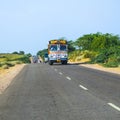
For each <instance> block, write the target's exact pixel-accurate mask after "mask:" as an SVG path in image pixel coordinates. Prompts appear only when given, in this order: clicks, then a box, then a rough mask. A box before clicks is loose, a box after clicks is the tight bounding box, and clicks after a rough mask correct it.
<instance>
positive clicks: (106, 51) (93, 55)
mask: <svg viewBox="0 0 120 120" xmlns="http://www.w3.org/2000/svg"><path fill="white" fill-rule="evenodd" d="M71 45H72V46H74V47H75V48H77V49H76V50H73V51H71V52H69V61H72V62H78V61H82V60H83V59H84V60H86V61H87V62H89V63H93V64H94V63H98V64H101V65H103V66H105V67H118V66H120V37H119V36H118V35H113V34H109V33H106V34H102V33H96V34H86V35H83V36H82V37H79V38H78V39H77V40H76V41H75V42H73V43H72V44H71Z"/></svg>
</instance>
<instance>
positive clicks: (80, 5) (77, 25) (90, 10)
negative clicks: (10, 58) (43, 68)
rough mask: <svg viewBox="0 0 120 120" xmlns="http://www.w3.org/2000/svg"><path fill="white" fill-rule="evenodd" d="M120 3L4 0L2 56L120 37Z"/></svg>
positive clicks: (1, 10)
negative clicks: (86, 38) (93, 36)
mask: <svg viewBox="0 0 120 120" xmlns="http://www.w3.org/2000/svg"><path fill="white" fill-rule="evenodd" d="M119 11H120V0H0V53H11V52H14V51H21V50H22V51H25V53H32V54H36V53H37V52H38V51H39V50H42V49H44V48H47V44H48V41H49V40H51V39H59V38H61V37H65V38H66V39H67V40H73V41H75V40H76V39H77V38H79V37H80V36H82V35H84V34H89V33H96V32H102V33H113V34H114V35H120V13H119Z"/></svg>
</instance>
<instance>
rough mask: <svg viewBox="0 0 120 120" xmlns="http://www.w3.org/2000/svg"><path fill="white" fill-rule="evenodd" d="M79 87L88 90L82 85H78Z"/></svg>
mask: <svg viewBox="0 0 120 120" xmlns="http://www.w3.org/2000/svg"><path fill="white" fill-rule="evenodd" d="M79 87H81V88H82V89H83V90H88V89H87V88H86V87H84V86H83V85H79Z"/></svg>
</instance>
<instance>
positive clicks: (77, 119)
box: [0, 63, 120, 120]
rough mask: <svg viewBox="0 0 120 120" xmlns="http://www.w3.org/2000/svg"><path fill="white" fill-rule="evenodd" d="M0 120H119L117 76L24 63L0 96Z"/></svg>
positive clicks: (119, 80) (75, 66)
mask: <svg viewBox="0 0 120 120" xmlns="http://www.w3.org/2000/svg"><path fill="white" fill-rule="evenodd" d="M0 120H120V75H115V74H111V73H105V72H101V71H98V70H93V69H89V68H85V67H81V66H78V65H53V66H49V65H48V64H40V63H39V64H30V65H27V66H25V67H24V69H23V70H22V71H21V72H20V73H19V74H18V75H17V76H16V77H15V78H14V80H13V82H12V83H11V85H10V86H9V87H8V88H7V90H6V91H5V92H4V93H3V94H2V95H0Z"/></svg>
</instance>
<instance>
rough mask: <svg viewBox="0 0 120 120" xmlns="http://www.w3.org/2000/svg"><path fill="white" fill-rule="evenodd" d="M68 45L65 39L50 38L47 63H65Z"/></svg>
mask: <svg viewBox="0 0 120 120" xmlns="http://www.w3.org/2000/svg"><path fill="white" fill-rule="evenodd" d="M67 61H68V45H67V41H66V40H50V41H49V44H48V63H49V64H50V65H52V64H53V63H62V64H67Z"/></svg>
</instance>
